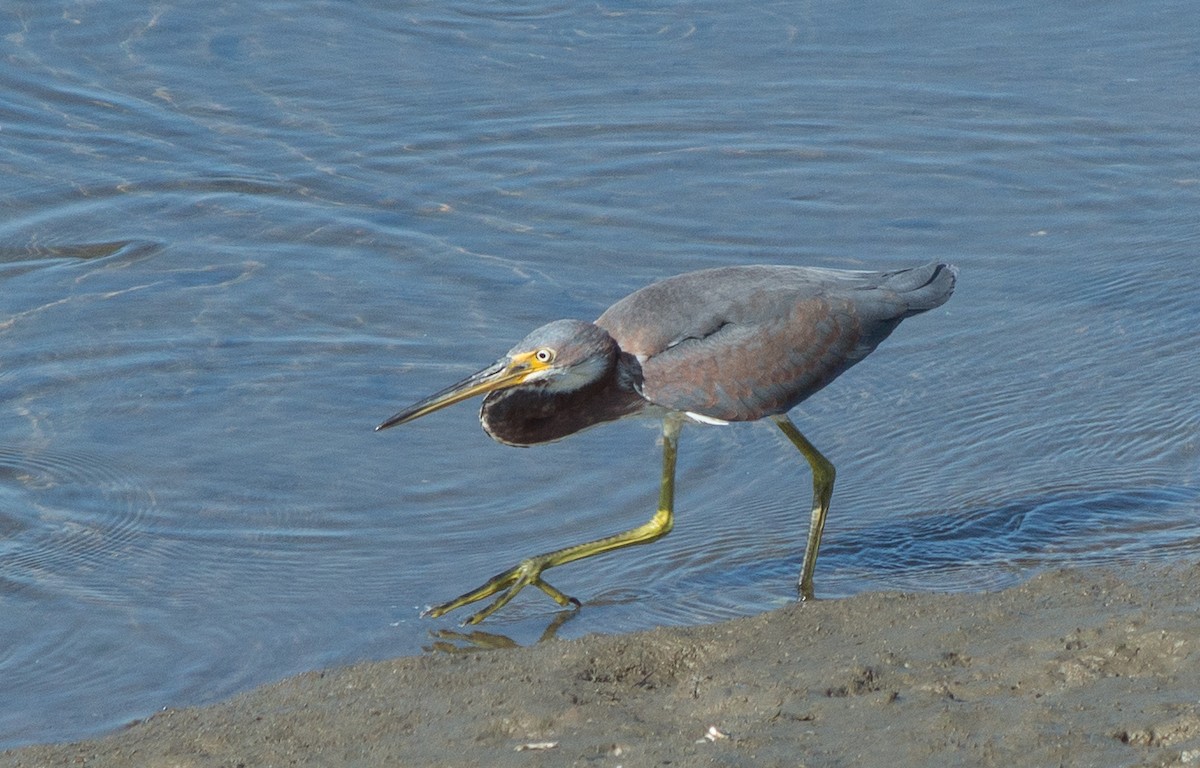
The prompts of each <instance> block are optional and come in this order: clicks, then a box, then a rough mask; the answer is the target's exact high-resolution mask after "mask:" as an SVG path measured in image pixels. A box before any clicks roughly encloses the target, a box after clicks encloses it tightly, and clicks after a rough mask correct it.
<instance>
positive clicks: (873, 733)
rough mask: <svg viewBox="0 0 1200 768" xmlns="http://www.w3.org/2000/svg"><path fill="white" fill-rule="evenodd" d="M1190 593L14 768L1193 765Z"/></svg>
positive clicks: (271, 708)
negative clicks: (67, 767)
mask: <svg viewBox="0 0 1200 768" xmlns="http://www.w3.org/2000/svg"><path fill="white" fill-rule="evenodd" d="M1197 584H1200V566H1188V567H1183V566H1177V567H1173V568H1167V567H1138V568H1133V567H1131V568H1129V569H1126V570H1124V571H1122V572H1120V573H1119V574H1117V573H1114V572H1105V571H1082V570H1078V571H1063V572H1058V573H1051V574H1047V575H1043V576H1041V577H1038V578H1036V579H1034V580H1033V581H1031V582H1029V583H1027V584H1024V585H1022V586H1020V587H1016V588H1013V589H1010V590H1006V591H1004V592H999V593H994V594H984V595H931V594H921V595H909V594H871V595H863V596H859V597H855V598H851V599H847V600H837V601H822V602H817V603H810V604H804V605H795V606H791V607H788V608H786V609H783V610H780V611H776V612H774V613H770V614H767V615H763V616H757V617H752V618H747V619H741V620H737V621H732V622H728V623H723V624H718V625H715V626H709V627H698V628H690V629H666V630H657V631H653V632H646V633H639V634H635V635H628V636H620V637H588V638H584V639H581V640H571V641H548V642H544V643H542V644H540V645H538V646H537V647H534V648H520V649H510V650H493V651H487V652H481V653H444V654H432V655H427V656H423V657H416V658H403V659H397V660H394V661H388V662H382V663H371V664H362V665H359V666H354V667H350V668H345V669H336V670H329V671H324V672H314V673H310V674H305V675H301V676H299V677H296V678H293V679H289V680H285V681H283V682H280V683H277V684H275V685H270V686H267V687H264V688H261V689H259V690H255V691H251V692H249V693H246V694H244V695H242V696H239V697H237V698H234V699H232V700H230V701H227V702H224V703H221V704H217V705H214V706H210V707H204V708H196V709H181V710H172V711H167V712H163V713H161V714H159V715H157V716H155V717H153V718H151V719H149V720H146V721H144V722H140V723H137V724H134V725H132V726H130V727H128V728H126V729H124V730H122V731H121V732H119V733H116V734H113V735H111V736H109V737H106V738H103V739H99V740H95V741H87V742H81V743H77V744H66V745H51V746H35V747H30V748H26V749H22V750H16V751H11V752H6V753H3V754H0V766H5V767H7V766H181V767H186V766H222V767H228V768H233V767H234V766H247V768H250V767H257V766H363V767H366V766H544V765H554V766H558V765H564V766H565V765H575V766H597V767H602V766H618V765H624V766H650V765H675V766H709V765H718V766H724V765H730V766H734V765H737V766H742V765H755V766H789V767H794V766H797V765H810V766H874V765H879V766H883V765H887V766H927V765H954V764H961V765H996V766H1050V765H1071V766H1082V765H1097V766H1116V765H1200V590H1198V589H1197V588H1196V585H1197ZM585 610H586V607H585ZM459 641H460V642H459V645H461V644H462V638H459Z"/></svg>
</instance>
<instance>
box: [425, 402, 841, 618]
mask: <svg viewBox="0 0 1200 768" xmlns="http://www.w3.org/2000/svg"><path fill="white" fill-rule="evenodd" d="M682 426H683V418H682V416H679V415H677V414H671V415H669V416H667V417H666V419H664V420H663V469H662V486H661V488H660V490H659V496H658V511H657V512H655V513H654V517H652V518H650V520H649V522H646V523H644V524H642V525H639V526H638V527H637V528H633V529H631V530H628V531H625V532H624V533H618V534H616V535H615V536H607V537H605V538H603V539H597V540H596V541H589V542H587V543H585V544H576V545H575V546H573V547H565V548H563V549H557V550H554V551H553V552H546V553H545V554H541V555H535V556H533V557H530V558H526V559H525V560H522V561H521V562H520V563H518V564H517V565H516V566H514V567H513V568H510V569H508V570H507V571H504V572H503V573H499V574H496V575H495V576H493V577H492V578H490V579H488V580H487V582H485V583H484V584H483V586H481V587H479V588H478V589H474V590H471V591H470V592H467V593H466V594H464V595H460V596H459V597H456V598H454V599H453V600H451V601H450V602H448V603H443V604H441V605H437V606H434V607H433V608H430V609H428V610H426V611H425V613H424V614H423V615H425V616H431V617H433V618H437V617H438V616H442V615H444V614H446V613H449V612H450V611H453V610H454V609H455V608H461V607H462V606H464V605H469V604H470V603H474V602H477V601H479V600H483V599H484V598H487V597H491V596H492V595H494V594H496V593H497V592H499V593H500V596H499V597H497V598H496V599H495V601H493V602H492V604H491V605H489V606H487V607H486V608H484V609H483V610H481V611H479V612H478V613H476V614H474V615H473V616H471V617H470V618H468V619H467V620H466V621H464V622H463V624H464V625H465V624H478V623H479V622H481V621H483V620H484V619H486V618H487V617H488V616H491V615H492V614H493V613H495V612H496V611H497V610H499V609H500V608H502V607H504V606H505V605H506V604H507V603H508V601H509V600H512V599H513V598H514V597H516V595H517V593H518V592H520V591H521V590H522V589H524V588H525V587H527V586H529V585H533V586H535V587H537V588H538V589H540V590H542V591H543V592H545V593H546V594H547V595H549V596H550V597H551V598H553V600H554V602H556V603H558V604H559V605H562V606H566V605H576V606H577V605H579V601H578V600H576V599H575V598H573V597H568V596H567V595H565V594H563V593H562V592H560V591H559V590H557V589H555V588H554V587H552V586H550V585H549V584H547V583H546V582H545V581H542V571H544V570H546V569H547V568H553V567H555V566H557V565H563V564H565V563H571V562H574V561H576V560H582V559H583V558H585V557H592V556H593V555H599V554H601V553H604V552H611V551H612V550H614V549H621V548H622V547H631V546H633V545H635V544H648V543H650V542H652V541H656V540H657V539H661V538H662V537H663V536H666V535H667V534H668V533H670V531H671V527H672V526H673V525H674V518H673V515H674V513H673V508H674V506H675V455H676V452H677V450H678V446H679V430H680V429H681V428H682ZM797 434H799V433H798V432H797ZM801 439H802V440H803V439H804V438H801ZM818 455H819V454H818Z"/></svg>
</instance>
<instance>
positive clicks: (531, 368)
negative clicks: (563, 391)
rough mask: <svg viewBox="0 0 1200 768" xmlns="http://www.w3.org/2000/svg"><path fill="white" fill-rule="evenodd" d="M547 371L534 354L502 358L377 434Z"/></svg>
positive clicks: (416, 405) (394, 417)
mask: <svg viewBox="0 0 1200 768" xmlns="http://www.w3.org/2000/svg"><path fill="white" fill-rule="evenodd" d="M545 367H546V366H545V365H544V364H542V363H539V362H538V361H537V360H535V359H534V357H533V355H532V354H524V355H516V356H514V357H512V358H507V357H506V358H501V359H500V360H498V361H497V362H496V363H494V364H493V365H490V366H488V367H487V368H484V369H483V370H482V371H479V372H478V373H474V374H471V375H470V376H468V377H467V378H465V379H463V380H462V381H460V382H458V383H457V384H454V385H452V386H449V387H446V388H445V389H443V390H442V391H441V392H438V393H437V394H434V395H430V396H429V397H427V398H425V399H424V400H422V401H420V402H418V403H414V404H412V405H410V406H409V407H407V408H405V409H404V410H403V411H400V412H399V413H396V414H394V415H392V416H391V417H390V418H388V419H387V420H386V421H384V422H383V423H382V424H380V425H379V426H378V427H375V431H376V432H378V431H379V430H381V429H387V428H388V427H394V426H396V425H398V424H406V423H408V422H410V421H412V420H413V419H419V418H421V417H422V416H424V415H426V414H429V413H433V412H434V411H440V410H441V409H443V408H445V407H447V406H450V405H454V404H455V403H461V402H462V401H463V400H467V399H469V398H472V397H475V396H476V395H486V394H487V393H488V392H495V391H496V390H498V389H507V388H508V387H515V386H517V385H518V384H520V383H521V382H523V381H525V380H526V379H528V378H529V377H530V376H531V375H533V374H534V373H537V372H538V371H539V370H541V369H543V368H545Z"/></svg>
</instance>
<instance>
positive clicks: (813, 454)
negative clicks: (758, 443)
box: [771, 413, 837, 600]
mask: <svg viewBox="0 0 1200 768" xmlns="http://www.w3.org/2000/svg"><path fill="white" fill-rule="evenodd" d="M771 418H772V419H773V420H774V421H775V423H776V424H777V425H778V426H779V428H780V429H781V430H783V434H785V435H787V437H788V440H791V441H792V445H794V446H796V448H797V449H799V451H800V453H802V454H804V458H806V459H808V464H809V466H810V467H812V475H813V507H812V519H811V520H810V521H809V523H808V544H806V545H805V547H804V564H803V565H802V566H800V599H801V600H812V599H813V597H814V596H815V595H814V594H813V571H814V570H816V567H817V550H818V549H820V548H821V532H822V531H824V530H825V513H827V512H828V511H829V499H830V498H831V497H832V496H833V479H834V476H835V475H836V474H837V472H836V470H834V468H833V464H832V463H830V461H829V459H827V458H825V457H824V456H822V455H821V452H820V451H818V450H817V449H816V447H815V446H814V445H813V444H812V443H810V442H808V439H807V438H806V437H805V436H804V435H802V434H800V430H799V429H796V425H795V424H793V423H792V420H791V419H789V418H788V417H787V414H782V413H781V414H779V415H778V416H772V417H771Z"/></svg>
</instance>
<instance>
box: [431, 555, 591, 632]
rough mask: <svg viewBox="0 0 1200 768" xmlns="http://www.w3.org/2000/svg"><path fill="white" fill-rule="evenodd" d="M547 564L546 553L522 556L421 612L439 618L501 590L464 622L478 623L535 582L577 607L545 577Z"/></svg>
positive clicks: (561, 601) (564, 603) (560, 601)
mask: <svg viewBox="0 0 1200 768" xmlns="http://www.w3.org/2000/svg"><path fill="white" fill-rule="evenodd" d="M545 568H546V560H545V558H544V557H531V558H528V559H526V560H522V561H521V562H520V563H518V564H517V565H516V566H514V567H512V568H510V569H508V570H507V571H504V572H503V573H498V574H496V575H495V576H493V577H492V578H490V579H488V580H487V581H486V582H484V584H483V585H482V586H480V587H479V588H477V589H473V590H471V591H470V592H467V593H465V594H462V595H459V596H458V597H456V598H454V599H453V600H451V601H449V602H446V603H442V604H441V605H435V606H433V607H431V608H426V609H425V610H424V611H422V612H421V615H422V616H428V617H430V618H434V619H436V618H438V617H439V616H444V615H446V614H447V613H449V612H450V611H453V610H454V609H456V608H461V607H463V606H464V605H470V604H471V603H474V602H478V601H480V600H483V599H485V598H488V597H491V596H492V595H494V594H496V593H497V592H499V593H500V596H499V597H497V598H496V599H495V600H493V601H492V603H491V605H489V606H487V607H486V608H484V609H483V610H480V611H478V612H476V613H474V614H472V615H471V616H470V617H468V618H467V619H466V620H465V621H463V623H462V625H463V626H467V625H470V624H478V623H479V622H481V621H483V620H484V619H486V618H487V617H488V616H491V615H492V614H493V613H495V612H496V611H498V610H499V609H501V608H503V607H504V606H505V605H507V604H508V601H509V600H512V599H513V598H514V597H516V596H517V593H518V592H520V591H521V590H522V589H524V588H525V587H527V586H529V585H533V586H535V587H537V588H538V589H540V590H542V591H543V592H545V593H546V594H547V595H549V596H550V597H551V599H553V600H554V602H556V603H558V604H559V605H561V606H564V607H566V606H568V605H570V606H574V607H575V608H578V607H579V605H580V603H579V601H578V600H576V599H575V598H573V597H569V596H567V595H565V594H563V593H562V592H560V591H559V590H557V589H555V588H554V587H552V586H550V585H549V584H547V583H546V582H545V581H543V580H542V571H543V570H545Z"/></svg>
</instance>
